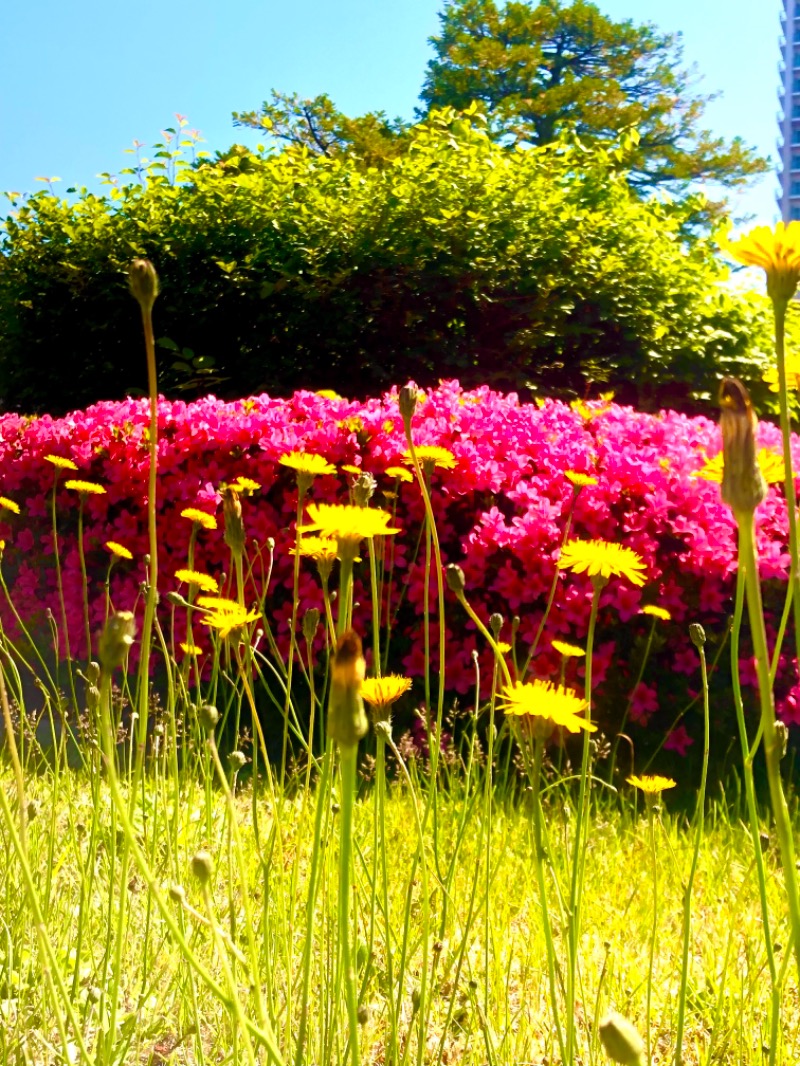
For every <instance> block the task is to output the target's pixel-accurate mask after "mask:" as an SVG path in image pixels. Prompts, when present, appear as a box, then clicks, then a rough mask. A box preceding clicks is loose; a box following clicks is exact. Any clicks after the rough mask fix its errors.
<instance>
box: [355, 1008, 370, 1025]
mask: <svg viewBox="0 0 800 1066" xmlns="http://www.w3.org/2000/svg"><path fill="white" fill-rule="evenodd" d="M357 1017H358V1024H359V1025H366V1024H367V1022H368V1021H369V1007H368V1006H367V1005H366V1003H362V1004H361V1005H360V1007H359V1008H358V1015H357Z"/></svg>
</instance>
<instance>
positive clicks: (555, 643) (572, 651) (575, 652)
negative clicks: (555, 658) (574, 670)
mask: <svg viewBox="0 0 800 1066" xmlns="http://www.w3.org/2000/svg"><path fill="white" fill-rule="evenodd" d="M550 643H551V645H552V647H553V650H554V651H557V652H558V654H559V655H563V656H564V658H565V659H577V658H579V657H580V656H582V655H585V654H586V652H585V651H584V650H583V648H579V647H578V646H577V645H576V644H567V643H565V642H564V641H563V640H552V641H550Z"/></svg>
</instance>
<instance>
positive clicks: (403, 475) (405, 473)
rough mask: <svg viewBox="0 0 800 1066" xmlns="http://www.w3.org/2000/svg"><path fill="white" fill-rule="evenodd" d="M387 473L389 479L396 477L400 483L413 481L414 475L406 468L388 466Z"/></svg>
mask: <svg viewBox="0 0 800 1066" xmlns="http://www.w3.org/2000/svg"><path fill="white" fill-rule="evenodd" d="M386 473H387V474H388V476H389V477H396V478H397V480H398V481H413V480H414V475H413V474H412V473H411V471H410V470H406V468H405V467H404V466H387V467H386Z"/></svg>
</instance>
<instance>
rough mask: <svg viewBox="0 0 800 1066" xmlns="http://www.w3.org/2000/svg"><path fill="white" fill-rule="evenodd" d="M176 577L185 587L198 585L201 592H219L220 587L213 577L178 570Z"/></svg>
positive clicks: (194, 571)
mask: <svg viewBox="0 0 800 1066" xmlns="http://www.w3.org/2000/svg"><path fill="white" fill-rule="evenodd" d="M175 577H176V578H177V579H178V581H181V582H183V584H185V585H196V586H197V587H198V588H199V589H200V590H201V592H219V585H218V584H217V582H216V580H215V579H214V578H213V577H210V576H209V575H208V574H201V573H199V572H198V571H197V570H176V571H175Z"/></svg>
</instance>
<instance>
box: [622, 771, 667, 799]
mask: <svg viewBox="0 0 800 1066" xmlns="http://www.w3.org/2000/svg"><path fill="white" fill-rule="evenodd" d="M627 780H628V784H629V785H633V786H634V787H635V788H640V789H641V790H642V792H647V793H649V794H650V795H651V796H652V795H655V794H657V793H659V792H663V791H664V790H665V789H667V788H675V785H676V784H677V782H675V781H673V780H672V778H671V777H661V776H660V775H659V774H642V776H641V777H636V776H634V777H629V778H628V779H627Z"/></svg>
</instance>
